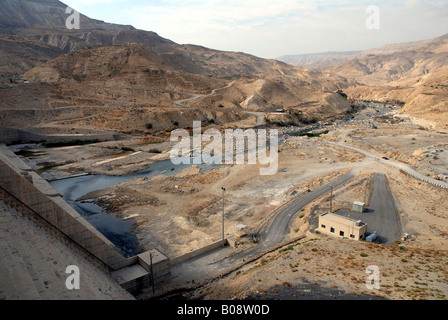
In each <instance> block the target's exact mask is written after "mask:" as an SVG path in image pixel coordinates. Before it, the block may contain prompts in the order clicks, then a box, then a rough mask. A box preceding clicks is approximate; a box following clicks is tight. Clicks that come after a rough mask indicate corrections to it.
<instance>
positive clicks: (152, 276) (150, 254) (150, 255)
mask: <svg viewBox="0 0 448 320" xmlns="http://www.w3.org/2000/svg"><path fill="white" fill-rule="evenodd" d="M149 262H150V266H151V284H152V293H153V294H154V293H156V289H155V284H154V271H153V269H152V253H151V251H150V252H149Z"/></svg>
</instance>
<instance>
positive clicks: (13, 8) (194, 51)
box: [0, 0, 353, 91]
mask: <svg viewBox="0 0 448 320" xmlns="http://www.w3.org/2000/svg"><path fill="white" fill-rule="evenodd" d="M1 5H2V12H1V13H0V21H1V23H0V33H7V34H13V35H18V36H21V37H23V38H27V39H32V40H37V41H40V42H43V43H45V44H46V45H49V46H52V47H56V48H57V49H59V50H62V51H63V52H65V53H70V52H73V51H76V50H79V49H84V48H90V47H97V46H115V45H125V44H128V43H141V44H145V45H147V46H148V47H150V48H151V49H152V50H153V51H154V52H156V53H158V54H159V55H160V56H161V57H163V59H164V60H165V61H166V62H167V63H168V64H169V65H171V66H172V67H173V68H174V69H177V70H179V71H184V72H188V73H194V74H200V75H204V76H209V77H218V78H234V79H236V78H253V77H266V76H272V75H278V76H283V77H288V78H292V79H295V80H297V81H301V83H302V84H305V85H313V86H314V87H315V88H318V89H324V90H332V91H334V90H335V89H336V90H337V89H340V88H345V87H348V86H349V85H350V84H353V82H349V81H347V80H346V79H344V78H343V77H341V76H336V75H329V74H328V73H325V74H323V73H320V72H316V71H310V70H306V69H304V68H298V67H294V66H291V65H288V64H285V63H282V62H279V61H276V60H266V59H261V58H258V57H255V56H252V55H249V54H245V53H240V52H225V51H217V50H212V49H208V48H204V47H201V46H196V45H180V44H177V43H174V42H172V41H170V40H168V39H164V38H162V37H160V36H159V35H157V34H156V33H154V32H150V31H143V30H137V29H135V28H133V27H132V26H123V25H116V24H109V23H105V22H103V21H98V20H94V19H90V18H88V17H86V16H84V15H81V21H80V27H81V28H80V29H79V30H68V29H66V27H65V20H66V19H67V17H68V14H67V13H66V12H65V10H66V8H67V6H66V5H65V4H63V3H62V2H60V1H57V0H39V1H28V0H23V1H16V0H1Z"/></svg>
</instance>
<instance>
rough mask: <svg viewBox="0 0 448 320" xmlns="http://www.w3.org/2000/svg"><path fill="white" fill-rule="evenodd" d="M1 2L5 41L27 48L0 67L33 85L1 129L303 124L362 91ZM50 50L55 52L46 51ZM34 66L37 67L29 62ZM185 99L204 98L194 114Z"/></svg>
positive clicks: (305, 72) (62, 9)
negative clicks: (284, 112)
mask: <svg viewBox="0 0 448 320" xmlns="http://www.w3.org/2000/svg"><path fill="white" fill-rule="evenodd" d="M0 1H1V5H2V6H3V9H4V10H3V11H2V13H1V14H0V21H2V23H1V24H0V32H2V33H4V34H9V36H5V39H10V40H11V41H13V40H14V39H20V41H21V42H19V40H17V42H18V43H17V44H15V47H19V48H21V47H20V45H19V44H20V43H23V45H22V46H23V47H24V48H29V49H30V50H29V52H28V53H27V54H22V55H21V54H20V52H21V51H20V50H19V49H17V50H15V51H14V52H17V54H16V55H15V56H13V55H12V54H9V56H7V58H8V59H7V60H4V61H2V62H3V63H4V64H5V65H7V66H9V67H10V66H11V65H13V64H16V65H18V66H20V67H16V68H14V69H8V70H6V69H5V75H6V74H7V73H8V72H11V73H14V74H17V73H20V74H22V73H24V75H23V78H24V79H26V80H30V81H31V82H32V85H30V86H29V89H28V90H27V87H23V88H15V89H14V90H11V91H10V92H8V90H6V89H5V90H2V92H0V106H1V107H2V109H3V111H2V110H0V111H2V114H0V123H1V124H2V125H6V126H7V125H10V126H21V125H26V126H33V125H39V126H41V127H43V126H44V127H45V128H46V130H48V129H49V127H53V128H56V127H58V128H62V127H64V126H69V127H73V128H78V129H79V128H87V129H88V128H101V129H115V130H120V131H125V132H130V131H132V130H134V131H137V132H143V131H149V132H154V131H158V130H165V129H167V128H168V129H169V128H172V127H173V124H175V126H180V127H191V126H192V122H193V120H202V121H205V123H216V124H224V123H228V122H234V121H239V120H241V119H246V118H248V117H250V116H249V115H248V114H247V113H246V112H245V111H272V110H275V109H278V108H282V109H284V108H285V109H290V110H294V112H297V113H298V114H299V115H300V117H297V119H294V120H295V121H296V122H298V123H299V122H300V121H299V120H303V119H305V120H306V119H308V118H314V119H315V118H322V119H327V118H331V117H335V116H341V115H344V114H346V112H347V111H348V110H350V105H349V104H348V102H347V101H346V100H344V99H343V98H341V97H340V96H339V95H338V94H336V93H335V92H336V91H337V90H338V89H344V88H347V87H349V86H350V85H355V84H356V83H355V82H354V81H347V80H346V79H345V78H344V77H342V76H339V75H334V74H330V73H327V72H325V73H322V72H319V71H313V70H309V69H305V68H301V67H295V66H292V65H289V64H286V63H283V62H280V61H277V60H266V59H262V58H258V57H255V56H252V55H249V54H245V53H241V52H225V51H218V50H212V49H208V48H204V47H201V46H197V45H180V44H177V43H174V42H172V41H170V40H168V39H164V38H162V37H160V36H158V35H157V34H156V33H154V32H149V31H143V30H137V29H135V28H133V27H132V26H123V25H114V24H109V23H105V22H102V21H98V20H93V19H90V18H88V17H86V16H83V15H81V21H80V29H79V30H76V29H72V30H69V29H67V28H66V26H65V20H66V19H67V17H68V16H69V14H67V13H66V8H67V6H66V5H65V4H63V3H62V2H60V1H57V0H51V1H50V0H48V1H44V0H41V1H27V0H24V1H12V0H0ZM5 41H6V40H5ZM27 41H28V42H29V43H30V44H33V46H32V45H29V46H28V45H27ZM0 43H1V42H0ZM37 44H39V45H40V46H37ZM36 46H37V47H36ZM49 48H52V49H53V51H51V50H50V51H48V50H47V51H45V50H46V49H49ZM10 51H11V49H10ZM44 53H46V55H44ZM30 57H34V60H33V63H25V62H27V61H28V60H29V59H30ZM14 59H16V60H19V61H18V62H16V61H15V60H14ZM20 59H22V60H20ZM13 91H14V92H13ZM185 93H189V94H199V95H203V97H202V98H200V99H197V100H196V101H192V102H191V104H190V105H192V106H193V107H194V108H181V107H179V106H178V105H175V103H174V102H175V101H176V100H181V99H183V98H188V97H189V96H188V95H187V94H185ZM211 93H213V94H211ZM18 109H20V111H19V110H18ZM314 113H315V114H314ZM308 114H309V116H308ZM305 115H306V116H307V117H308V118H304V117H305ZM288 121H289V120H288ZM50 131H51V130H50Z"/></svg>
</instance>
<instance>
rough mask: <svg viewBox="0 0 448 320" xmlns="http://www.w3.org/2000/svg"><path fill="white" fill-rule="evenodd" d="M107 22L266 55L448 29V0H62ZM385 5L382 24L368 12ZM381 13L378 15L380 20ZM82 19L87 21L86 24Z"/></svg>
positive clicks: (374, 43)
mask: <svg viewBox="0 0 448 320" xmlns="http://www.w3.org/2000/svg"><path fill="white" fill-rule="evenodd" d="M62 2H64V3H65V4H67V5H69V6H71V7H73V8H74V9H76V10H78V11H80V12H81V13H83V14H85V15H87V16H89V17H90V18H93V19H99V20H104V21H105V22H111V23H118V24H130V25H133V26H134V27H136V28H138V29H143V30H148V31H154V32H156V33H158V34H159V35H160V36H162V37H164V38H167V39H170V40H172V41H175V42H177V43H180V44H186V43H191V44H197V45H202V46H205V47H209V48H213V49H219V50H226V51H242V52H246V53H250V54H253V55H256V56H259V57H263V58H277V57H279V56H281V55H287V54H300V53H317V52H328V51H352V50H363V49H370V48H374V47H378V46H381V45H384V44H390V43H399V42H408V41H416V40H424V39H430V38H434V37H437V36H441V35H443V34H445V33H448V0H432V1H431V0H396V1H386V0H383V1H375V0H367V1H365V0H337V1H335V0H316V1H309V0H306V1H305V0H62ZM371 5H373V6H376V7H378V8H379V28H380V29H379V30H377V29H369V28H367V26H366V20H368V19H369V21H371V20H370V18H371V17H373V16H372V14H373V12H369V13H367V12H366V9H367V7H369V6H371ZM375 21H376V20H375ZM81 27H82V26H81Z"/></svg>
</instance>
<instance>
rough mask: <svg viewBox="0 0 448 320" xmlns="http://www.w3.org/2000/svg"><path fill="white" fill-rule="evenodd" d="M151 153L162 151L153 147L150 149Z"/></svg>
mask: <svg viewBox="0 0 448 320" xmlns="http://www.w3.org/2000/svg"><path fill="white" fill-rule="evenodd" d="M149 153H162V151H160V150H159V149H151V150H149Z"/></svg>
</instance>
